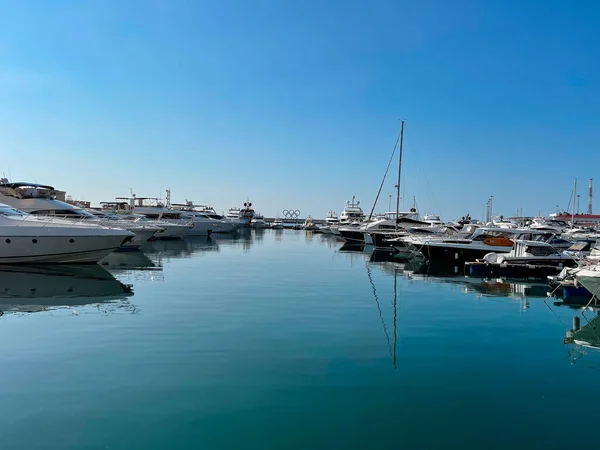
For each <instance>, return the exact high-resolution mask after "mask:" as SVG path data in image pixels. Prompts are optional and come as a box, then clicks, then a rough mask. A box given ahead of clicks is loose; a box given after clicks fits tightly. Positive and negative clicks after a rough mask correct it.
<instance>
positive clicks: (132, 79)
mask: <svg viewBox="0 0 600 450" xmlns="http://www.w3.org/2000/svg"><path fill="white" fill-rule="evenodd" d="M599 19H600V4H597V3H595V2H591V1H580V2H571V3H569V2H558V1H549V2H544V3H540V2H534V1H508V2H500V1H463V0H457V1H455V2H445V1H442V0H438V1H424V2H408V1H399V2H391V1H374V2H359V1H352V2H347V1H344V2H342V1H339V0H333V1H330V2H317V1H312V0H309V1H305V2H277V1H257V2H244V1H241V0H238V1H233V0H232V1H223V2H208V1H194V0H190V1H183V0H175V1H172V2H163V1H143V2H142V1H137V0H136V1H116V0H106V1H100V0H91V1H87V2H79V3H74V2H70V1H66V0H56V1H53V2H47V1H42V0H36V1H27V2H20V1H5V2H2V14H0V38H1V39H0V42H2V44H0V154H1V155H2V164H1V166H2V167H1V170H0V175H1V174H2V173H4V175H5V176H9V177H10V179H11V180H12V181H31V182H38V183H43V184H50V185H53V186H55V187H56V188H57V189H61V190H65V191H67V192H68V193H69V194H70V195H72V196H73V197H74V198H76V199H81V200H91V201H92V203H93V204H97V203H99V202H100V201H111V200H113V199H114V197H117V196H129V194H130V191H131V190H133V192H135V193H136V194H137V195H138V196H148V197H155V196H160V197H164V195H165V190H166V189H170V190H171V192H172V201H173V202H182V201H184V200H186V199H187V200H193V201H195V202H196V203H200V204H210V205H213V206H214V207H215V209H216V210H217V211H226V210H227V209H229V208H230V207H232V206H241V205H242V203H243V202H244V201H246V199H247V198H249V199H250V200H251V201H252V203H253V204H254V206H255V207H256V210H257V211H259V212H262V213H263V214H265V215H267V216H276V215H280V214H281V211H282V210H283V209H298V210H300V211H301V212H302V215H307V214H310V215H312V216H313V217H324V216H325V215H326V214H327V211H329V210H330V209H334V210H336V211H337V212H338V213H339V212H340V211H341V209H342V208H343V206H344V203H345V202H346V200H349V199H350V198H351V197H352V196H353V195H355V196H356V198H357V199H358V200H360V201H361V204H362V206H363V207H364V208H365V210H367V211H368V210H369V209H370V207H371V205H372V202H373V200H374V198H375V195H376V193H377V190H378V188H379V183H380V182H381V179H382V176H383V173H384V170H385V167H386V165H387V162H388V159H389V157H390V154H391V152H392V148H393V145H394V142H395V141H396V138H397V135H398V132H399V128H400V119H405V120H406V130H405V139H404V164H403V171H402V183H401V188H402V193H403V201H402V209H407V208H410V206H412V203H413V198H415V199H416V202H417V205H418V207H419V211H420V212H421V213H431V212H433V213H437V214H440V215H441V216H442V218H444V219H446V220H451V219H455V218H457V217H460V216H463V215H465V214H467V213H470V214H471V216H472V217H473V218H482V216H483V214H484V212H485V208H486V202H487V200H488V198H489V197H490V196H491V195H493V196H494V211H495V212H496V213H497V214H504V215H514V214H515V213H516V211H517V209H522V211H523V214H525V215H536V214H538V212H541V213H542V214H548V213H551V212H554V211H556V209H557V207H559V208H560V209H565V208H567V206H568V203H569V200H570V196H571V191H572V186H573V181H574V179H575V178H577V179H578V186H579V189H578V193H579V194H581V200H580V209H581V210H582V211H583V210H585V208H586V205H587V182H588V179H589V178H597V179H598V182H600V178H598V174H597V173H596V168H597V167H600V164H599V163H600V156H599V152H598V151H597V149H598V147H599V144H600V138H599V119H600V106H599V105H600V102H599V101H598V99H599V93H600V88H599V80H600V62H599V58H598V45H599V42H600V40H599V37H600V36H599V33H600V31H598V29H597V26H596V25H597V23H599ZM396 164H397V163H394V164H393V165H392V168H391V169H390V174H389V177H388V181H387V182H386V185H385V187H384V189H383V191H382V197H381V200H380V203H379V204H378V206H377V208H376V210H377V211H383V210H387V209H388V205H389V196H390V194H392V195H395V191H394V184H395V178H396V176H397V173H396V170H397V166H396ZM598 189H600V185H599V186H597V190H598ZM393 203H394V201H393V200H392V204H393ZM596 203H597V202H596ZM598 208H600V204H598Z"/></svg>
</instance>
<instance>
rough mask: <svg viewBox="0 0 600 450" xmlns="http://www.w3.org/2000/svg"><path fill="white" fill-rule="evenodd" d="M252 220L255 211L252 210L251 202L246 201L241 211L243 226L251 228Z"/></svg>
mask: <svg viewBox="0 0 600 450" xmlns="http://www.w3.org/2000/svg"><path fill="white" fill-rule="evenodd" d="M230 211H231V210H230ZM252 219H254V209H252V203H250V200H246V201H245V202H244V207H243V208H242V209H240V214H239V220H240V221H241V222H242V225H243V226H245V227H249V226H251V224H252Z"/></svg>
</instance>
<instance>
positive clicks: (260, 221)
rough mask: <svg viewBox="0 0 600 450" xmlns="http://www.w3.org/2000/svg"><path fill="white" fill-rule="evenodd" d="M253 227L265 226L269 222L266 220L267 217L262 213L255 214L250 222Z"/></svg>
mask: <svg viewBox="0 0 600 450" xmlns="http://www.w3.org/2000/svg"><path fill="white" fill-rule="evenodd" d="M250 224H251V226H252V228H265V227H266V226H267V222H265V218H264V217H263V215H262V214H258V213H257V214H253V219H252V220H251V222H250Z"/></svg>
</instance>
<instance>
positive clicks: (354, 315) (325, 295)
mask: <svg viewBox="0 0 600 450" xmlns="http://www.w3.org/2000/svg"><path fill="white" fill-rule="evenodd" d="M340 247H341V243H339V242H337V241H335V240H334V239H332V238H328V237H325V236H322V235H312V234H306V233H305V232H300V231H291V230H278V231H275V230H265V231H262V232H260V231H259V232H257V233H254V232H252V233H249V234H246V235H242V236H240V237H239V238H236V239H231V238H226V237H221V238H218V237H217V238H213V239H208V240H207V239H206V238H200V239H196V240H190V241H182V242H158V243H152V244H148V246H147V247H145V248H144V253H133V252H132V253H122V254H118V255H116V256H115V255H113V256H112V257H111V258H109V259H108V260H107V261H105V262H104V263H105V265H104V267H105V269H103V268H99V267H92V268H89V267H88V268H86V267H74V268H52V269H45V270H44V271H39V270H34V271H32V272H31V273H22V272H19V270H21V269H19V268H17V269H5V270H3V271H0V284H1V286H0V304H2V305H4V306H3V310H4V311H5V314H4V315H3V316H1V317H0V342H2V345H1V347H0V357H1V363H0V364H1V370H0V405H1V406H0V448H1V449H3V450H8V449H113V450H114V449H192V448H193V449H196V448H202V449H240V448H244V449H265V448H274V449H280V448H281V449H307V448H311V449H332V448H336V449H337V448H343V449H364V448H378V449H381V448H383V449H388V448H389V449H392V448H393V449H396V448H407V449H408V448H486V449H496V448H498V449H499V448H512V449H514V448H524V449H525V448H528V449H530V448H542V447H543V448H563V449H564V448H567V447H568V446H572V445H573V444H574V443H575V442H577V445H581V444H583V443H585V440H586V439H588V438H589V437H590V433H586V432H585V431H584V430H582V426H585V424H586V423H593V421H594V420H595V415H594V414H595V412H596V400H597V398H598V395H597V394H596V392H595V385H594V381H596V379H597V376H598V368H600V353H598V352H597V351H596V350H594V349H587V348H584V347H580V346H576V345H574V344H564V343H563V338H564V336H565V332H566V331H567V330H568V329H569V328H570V327H571V323H572V319H573V317H574V316H581V311H580V310H576V309H572V308H567V307H564V306H557V305H555V302H556V301H557V300H556V299H553V298H547V297H546V296H545V294H544V288H543V287H542V288H541V290H540V286H537V287H536V286H535V285H534V286H531V285H510V284H507V283H496V282H495V281H492V282H490V283H485V284H484V282H482V281H481V280H466V279H464V278H460V277H456V278H446V279H432V278H426V277H422V276H416V275H414V276H410V275H407V274H406V273H404V272H403V271H402V266H399V265H395V264H393V263H371V262H369V259H370V254H369V252H342V251H340ZM7 270H9V271H7ZM32 286H33V287H32ZM394 305H395V307H394ZM586 315H587V316H588V317H593V312H589V311H588V312H586ZM584 324H585V319H582V325H584Z"/></svg>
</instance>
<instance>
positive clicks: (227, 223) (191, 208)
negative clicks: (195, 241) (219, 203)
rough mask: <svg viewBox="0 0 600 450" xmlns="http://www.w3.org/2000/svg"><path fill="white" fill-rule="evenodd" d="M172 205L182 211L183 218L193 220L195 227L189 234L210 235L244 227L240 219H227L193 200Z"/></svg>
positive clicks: (230, 231)
mask: <svg viewBox="0 0 600 450" xmlns="http://www.w3.org/2000/svg"><path fill="white" fill-rule="evenodd" d="M171 207H172V208H173V209H175V210H178V211H181V212H182V213H183V214H182V219H183V220H189V221H191V222H192V225H193V227H192V228H191V229H190V230H189V231H188V233H187V234H188V235H199V236H202V235H208V234H211V233H232V232H234V231H237V230H238V229H240V228H241V227H242V222H241V221H240V219H239V218H238V219H236V220H233V219H230V220H228V219H225V218H224V217H223V216H221V215H219V214H217V213H216V212H215V210H214V209H213V208H211V207H208V206H203V205H194V202H192V201H186V202H185V203H182V204H172V205H171Z"/></svg>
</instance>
